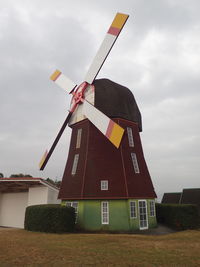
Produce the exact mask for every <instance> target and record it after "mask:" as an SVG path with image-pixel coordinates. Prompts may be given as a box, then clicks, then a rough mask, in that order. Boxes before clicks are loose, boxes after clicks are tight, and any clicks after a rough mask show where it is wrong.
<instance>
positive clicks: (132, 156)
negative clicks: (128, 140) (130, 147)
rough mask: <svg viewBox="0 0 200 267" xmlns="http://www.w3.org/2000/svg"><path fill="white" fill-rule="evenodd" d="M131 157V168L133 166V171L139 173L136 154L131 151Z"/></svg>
mask: <svg viewBox="0 0 200 267" xmlns="http://www.w3.org/2000/svg"><path fill="white" fill-rule="evenodd" d="M131 159H132V163H133V168H134V171H135V173H140V169H139V166H138V161H137V156H136V154H135V153H133V152H132V153H131Z"/></svg>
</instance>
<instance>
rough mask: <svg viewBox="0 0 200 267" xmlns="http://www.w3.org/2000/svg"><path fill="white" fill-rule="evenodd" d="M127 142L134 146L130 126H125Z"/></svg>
mask: <svg viewBox="0 0 200 267" xmlns="http://www.w3.org/2000/svg"><path fill="white" fill-rule="evenodd" d="M127 134H128V143H129V146H130V147H134V140H133V130H132V128H131V127H127Z"/></svg>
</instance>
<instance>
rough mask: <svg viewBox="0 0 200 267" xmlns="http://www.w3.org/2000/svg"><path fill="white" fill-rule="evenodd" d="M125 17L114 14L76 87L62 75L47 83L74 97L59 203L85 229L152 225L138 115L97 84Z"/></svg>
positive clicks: (118, 90)
mask: <svg viewBox="0 0 200 267" xmlns="http://www.w3.org/2000/svg"><path fill="white" fill-rule="evenodd" d="M127 19H128V15H125V14H121V13H117V15H116V16H115V18H114V20H113V23H112V24H111V27H110V28H109V30H108V32H107V34H106V37H105V39H104V41H103V43H102V45H101V47H100V49H99V51H98V53H97V55H96V57H95V58H94V61H93V63H92V65H91V67H90V68H89V71H88V73H87V74H86V77H85V79H84V82H83V83H82V84H81V85H79V86H78V87H76V84H74V83H73V82H72V81H71V80H69V79H68V78H67V77H65V76H64V75H63V74H62V73H61V72H60V71H56V72H55V73H54V74H53V75H52V76H51V79H52V80H53V81H55V82H56V83H57V84H58V85H59V86H61V87H62V88H64V89H65V90H68V92H69V93H71V94H72V95H73V97H72V101H71V109H70V112H69V114H68V116H67V118H66V120H65V122H64V124H63V126H62V127H61V130H60V131H59V133H58V135H57V137H56V139H55V141H54V143H53V145H52V147H51V149H50V150H49V151H47V152H46V153H45V155H44V156H43V159H42V160H41V163H40V169H41V170H42V169H44V167H45V165H46V163H47V161H48V160H49V158H50V156H51V154H52V152H53V150H54V148H55V146H56V144H57V142H58V141H59V138H60V136H61V135H62V133H63V131H64V129H65V127H66V125H67V124H69V126H70V127H71V128H72V136H71V142H70V148H69V154H68V159H67V163H66V167H65V171H64V174H63V180H62V184H61V189H60V192H59V198H60V199H62V203H63V205H68V206H73V207H74V208H75V210H76V213H77V226H78V227H80V228H81V229H85V230H91V231H92V230H94V231H96V230H110V231H133V230H136V229H141V230H142V229H147V228H149V227H154V226H155V225H156V217H155V198H156V194H155V192H154V188H153V184H152V181H151V177H150V175H149V172H148V168H147V165H146V162H145V159H144V154H143V150H142V145H141V140H140V135H139V132H140V131H142V123H141V114H140V111H139V108H138V106H137V103H136V101H135V98H134V96H133V94H132V93H131V91H130V90H129V89H127V88H126V87H124V86H121V85H119V84H116V83H114V82H112V81H110V80H108V79H99V80H95V78H96V76H97V74H98V72H99V70H100V68H101V66H102V65H103V63H104V61H105V59H106V57H107V56H108V53H109V52H110V50H111V48H112V46H113V44H114V42H115V41H116V39H117V37H118V35H119V33H120V31H121V29H122V28H123V26H124V24H125V22H126V20H127Z"/></svg>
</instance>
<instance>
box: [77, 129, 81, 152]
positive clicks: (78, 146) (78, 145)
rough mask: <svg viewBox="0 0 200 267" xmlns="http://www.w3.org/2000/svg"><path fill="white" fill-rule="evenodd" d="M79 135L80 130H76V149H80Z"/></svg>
mask: <svg viewBox="0 0 200 267" xmlns="http://www.w3.org/2000/svg"><path fill="white" fill-rule="evenodd" d="M81 135H82V129H78V131H77V138H76V148H80V147H81Z"/></svg>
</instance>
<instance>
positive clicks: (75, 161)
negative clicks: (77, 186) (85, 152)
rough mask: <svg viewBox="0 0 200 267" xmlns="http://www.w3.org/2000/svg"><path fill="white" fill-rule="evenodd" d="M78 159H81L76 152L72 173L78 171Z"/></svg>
mask: <svg viewBox="0 0 200 267" xmlns="http://www.w3.org/2000/svg"><path fill="white" fill-rule="evenodd" d="M78 160H79V154H75V155H74V162H73V166H72V172H71V174H72V175H75V174H76V171H77V166H78Z"/></svg>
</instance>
